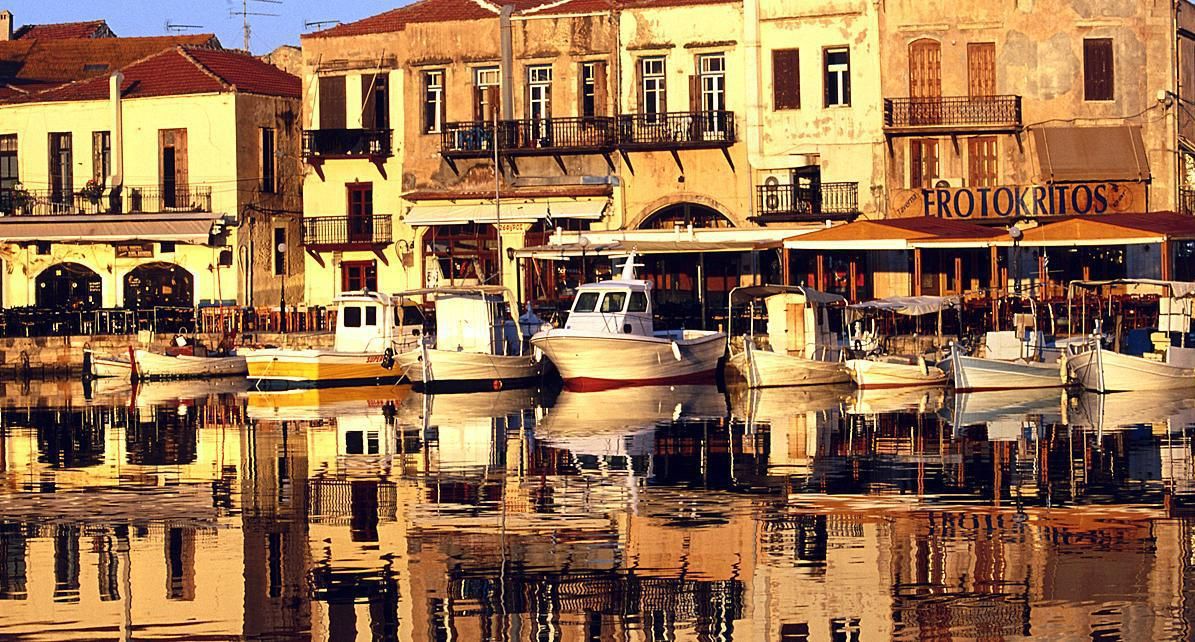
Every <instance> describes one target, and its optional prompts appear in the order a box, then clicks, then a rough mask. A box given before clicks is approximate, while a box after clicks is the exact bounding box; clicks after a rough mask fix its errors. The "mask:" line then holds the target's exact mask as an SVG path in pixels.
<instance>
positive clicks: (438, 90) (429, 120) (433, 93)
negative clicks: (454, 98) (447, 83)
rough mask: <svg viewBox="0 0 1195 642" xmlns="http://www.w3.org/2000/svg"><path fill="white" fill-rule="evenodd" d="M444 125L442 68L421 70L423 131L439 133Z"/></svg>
mask: <svg viewBox="0 0 1195 642" xmlns="http://www.w3.org/2000/svg"><path fill="white" fill-rule="evenodd" d="M443 126H444V70H442V69H437V70H435V71H425V72H423V132H424V133H425V134H435V133H439V131H440V129H441V128H442V127H443Z"/></svg>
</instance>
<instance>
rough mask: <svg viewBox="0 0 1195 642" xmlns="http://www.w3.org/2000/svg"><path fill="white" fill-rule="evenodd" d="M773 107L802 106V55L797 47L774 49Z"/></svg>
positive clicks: (791, 107) (788, 107) (796, 107)
mask: <svg viewBox="0 0 1195 642" xmlns="http://www.w3.org/2000/svg"><path fill="white" fill-rule="evenodd" d="M772 89H773V96H772V101H773V104H772V108H773V109H800V108H801V75H800V56H799V52H798V51H797V50H796V49H776V50H774V51H772Z"/></svg>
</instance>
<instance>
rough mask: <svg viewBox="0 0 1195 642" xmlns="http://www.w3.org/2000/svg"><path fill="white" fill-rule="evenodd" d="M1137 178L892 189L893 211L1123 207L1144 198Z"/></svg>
mask: <svg viewBox="0 0 1195 642" xmlns="http://www.w3.org/2000/svg"><path fill="white" fill-rule="evenodd" d="M1144 190H1145V187H1144V185H1143V184H1140V183H1113V182H1103V183H1067V184H1054V185H1031V186H1023V185H1018V186H1010V185H1004V186H998V187H940V188H932V189H921V190H896V191H894V192H893V194H892V199H891V206H892V210H893V213H894V214H896V215H897V216H935V217H938V218H954V219H975V218H1034V217H1038V216H1075V215H1086V214H1107V213H1111V212H1126V211H1128V210H1129V209H1130V208H1131V207H1132V206H1133V205H1134V204H1141V203H1143V202H1144Z"/></svg>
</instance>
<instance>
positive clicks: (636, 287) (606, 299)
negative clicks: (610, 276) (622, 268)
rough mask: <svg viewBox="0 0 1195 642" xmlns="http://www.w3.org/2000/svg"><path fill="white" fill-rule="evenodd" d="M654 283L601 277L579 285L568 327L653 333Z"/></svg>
mask: <svg viewBox="0 0 1195 642" xmlns="http://www.w3.org/2000/svg"><path fill="white" fill-rule="evenodd" d="M651 307H652V306H651V283H650V282H649V281H639V280H631V281H622V280H618V281H599V282H598V283H589V284H586V285H582V286H581V287H579V288H577V296H576V298H575V299H573V307H572V309H571V310H569V315H568V320H567V321H566V322H565V324H564V327H565V329H566V330H582V331H588V332H605V333H609V334H636V335H641V336H652V335H653V331H654V327H653V325H652V319H651V313H652V310H651Z"/></svg>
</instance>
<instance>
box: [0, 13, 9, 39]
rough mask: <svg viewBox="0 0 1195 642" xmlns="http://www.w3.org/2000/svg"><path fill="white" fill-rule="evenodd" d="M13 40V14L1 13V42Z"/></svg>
mask: <svg viewBox="0 0 1195 642" xmlns="http://www.w3.org/2000/svg"><path fill="white" fill-rule="evenodd" d="M8 40H12V12H11V11H9V10H8V9H5V10H4V11H0V41H8Z"/></svg>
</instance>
